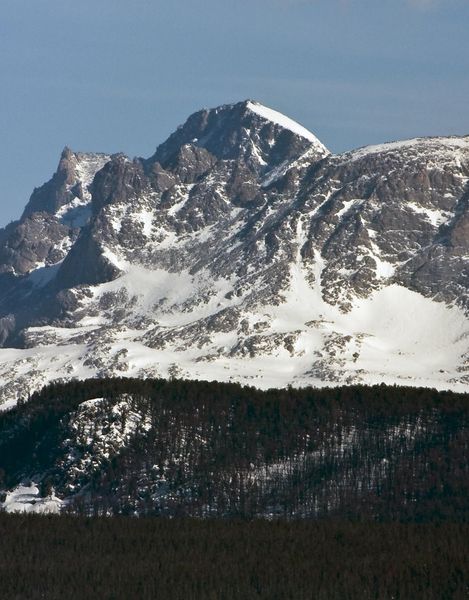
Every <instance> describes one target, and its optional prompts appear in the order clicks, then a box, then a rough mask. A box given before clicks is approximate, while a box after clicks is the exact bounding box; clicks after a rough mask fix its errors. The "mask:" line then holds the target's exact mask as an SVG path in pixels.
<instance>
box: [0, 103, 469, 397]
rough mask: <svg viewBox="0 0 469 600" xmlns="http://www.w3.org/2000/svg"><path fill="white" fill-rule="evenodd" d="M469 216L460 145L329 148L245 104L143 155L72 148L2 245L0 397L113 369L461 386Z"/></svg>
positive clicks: (436, 141)
mask: <svg viewBox="0 0 469 600" xmlns="http://www.w3.org/2000/svg"><path fill="white" fill-rule="evenodd" d="M468 203H469V137H466V138H464V137H448V138H422V139H416V140H410V141H405V142H397V143H391V144H384V145H382V146H375V147H368V148H363V149H359V150H356V151H353V152H348V153H345V154H342V155H332V154H330V153H329V152H328V150H327V149H326V148H325V147H324V146H323V145H322V144H321V143H320V142H319V141H318V140H317V138H315V136H314V135H313V134H311V133H310V132H308V131H306V130H304V129H303V128H302V127H301V126H299V125H298V124H296V123H294V122H292V121H291V120H289V119H287V118H286V117H284V116H283V115H279V113H276V112H275V111H271V110H270V109H267V108H266V107H263V106H261V105H259V104H257V103H253V102H251V101H246V102H241V103H238V104H235V105H231V106H223V107H220V108H217V109H213V110H204V111H200V112H198V113H196V114H195V115H193V116H192V117H190V118H189V119H188V120H187V122H186V123H185V124H184V125H183V126H181V127H180V128H179V129H178V130H177V131H176V132H175V133H174V134H173V135H171V136H170V137H169V139H168V140H167V141H166V142H165V143H163V144H162V145H160V146H159V147H158V148H157V150H156V152H155V154H154V155H153V156H152V157H151V158H150V159H134V160H129V159H128V158H127V157H125V156H123V155H113V156H111V157H110V156H105V155H95V154H78V153H72V152H71V151H69V150H65V151H64V153H63V155H62V158H61V161H60V164H59V169H58V171H57V173H56V175H54V177H53V178H52V179H51V180H50V182H48V183H47V184H45V185H44V186H42V187H41V188H39V189H38V190H35V192H34V193H33V196H32V197H31V200H30V203H29V204H28V206H27V208H26V210H25V213H24V215H23V217H22V218H21V220H20V221H19V222H18V223H14V224H11V225H10V226H8V227H7V228H6V229H5V230H3V231H2V232H0V262H1V263H2V264H1V265H0V319H1V320H0V342H1V343H2V344H3V346H4V347H5V348H8V347H11V346H16V347H18V346H23V347H24V346H27V348H28V350H27V351H25V350H23V351H22V350H21V349H20V348H18V349H17V350H11V351H7V350H3V351H0V361H3V369H4V370H3V373H4V374H3V375H1V374H0V377H3V382H4V384H5V385H6V388H7V392H5V397H6V398H10V397H13V396H14V395H15V394H16V393H20V392H21V386H22V385H25V384H24V383H22V381H23V380H22V379H21V377H22V376H24V377H25V378H29V381H30V382H32V383H30V384H29V385H31V386H32V387H35V386H37V385H40V384H41V383H42V382H43V381H46V380H48V379H51V378H55V377H71V376H79V377H81V376H85V375H86V376H88V375H97V374H98V375H99V374H106V375H109V374H119V373H122V372H125V373H128V374H137V375H139V376H145V375H147V374H153V375H176V374H177V375H184V376H187V377H194V378H215V379H230V378H232V379H236V380H240V381H247V382H250V383H256V384H257V385H261V386H269V385H286V384H287V383H293V384H299V385H302V384H305V383H316V384H320V383H322V382H332V383H334V382H340V383H344V382H346V383H349V382H354V381H364V382H375V381H381V380H384V381H388V382H395V381H402V380H404V381H405V382H407V383H408V382H414V383H415V384H418V385H432V386H437V387H448V386H450V387H453V388H457V389H465V386H466V385H467V383H468V382H469V379H468V377H469V375H468V374H467V371H468V369H469V364H468V361H469V341H468V340H469V323H468V320H467V318H466V314H467V311H468V310H469V300H468V298H469V296H468V286H469V273H468V269H467V258H468V254H469V252H468V244H469V237H468V234H469V210H468ZM2 273H3V275H2ZM24 352H26V354H24ZM51 357H52V358H51ZM21 361H23V362H21ZM24 361H27V362H26V363H25V362H24ZM0 364H1V363H0ZM32 371H34V372H37V371H39V372H41V373H43V374H42V375H41V377H39V378H38V377H37V376H36V377H31V372H32ZM18 382H19V383H18ZM15 386H16V391H15ZM12 390H13V391H12Z"/></svg>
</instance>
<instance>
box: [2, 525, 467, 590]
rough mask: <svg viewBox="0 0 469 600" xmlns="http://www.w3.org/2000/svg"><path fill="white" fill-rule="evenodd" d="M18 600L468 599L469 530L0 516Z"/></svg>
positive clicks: (5, 563)
mask: <svg viewBox="0 0 469 600" xmlns="http://www.w3.org/2000/svg"><path fill="white" fill-rule="evenodd" d="M0 553H1V556H2V559H1V561H0V596H1V597H2V598H12V599H17V600H23V599H28V600H37V599H40V598H41V599H42V598H47V600H63V598H67V600H83V599H85V598H86V599H87V600H94V599H98V598H99V599H100V600H111V599H112V600H130V599H134V598H135V599H137V598H138V599H139V600H150V599H151V600H153V599H155V598H158V599H160V598H161V599H164V600H196V599H197V600H199V599H211V598H213V599H216V600H219V599H223V600H234V599H240V600H241V599H242V600H250V599H253V598H259V599H265V600H306V599H308V600H311V599H314V600H335V599H337V600H371V599H373V600H390V599H391V598H395V599H399V600H416V599H425V600H450V599H451V600H466V598H467V594H468V586H469V577H468V573H469V560H468V557H469V525H468V524H464V525H460V524H458V525H456V524H454V523H453V524H451V523H446V524H444V525H442V524H425V525H422V524H406V525H404V524H399V523H388V524H382V523H369V522H366V523H347V522H337V521H322V522H311V521H308V522H303V521H302V522H298V521H295V522H266V521H252V522H246V521H245V522H242V521H224V520H221V521H220V520H218V521H213V520H207V521H200V520H188V519H171V520H168V519H148V518H146V519H123V518H115V519H105V518H96V519H89V518H77V517H73V518H72V517H60V518H58V517H37V516H35V517H31V516H19V515H16V516H11V515H0Z"/></svg>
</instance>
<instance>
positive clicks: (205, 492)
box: [0, 379, 469, 523]
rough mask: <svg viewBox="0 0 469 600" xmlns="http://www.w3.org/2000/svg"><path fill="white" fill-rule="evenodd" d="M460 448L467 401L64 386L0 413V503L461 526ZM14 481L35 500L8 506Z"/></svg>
mask: <svg viewBox="0 0 469 600" xmlns="http://www.w3.org/2000/svg"><path fill="white" fill-rule="evenodd" d="M468 451H469V402H468V396H467V395H464V394H455V393H452V392H437V391H435V390H429V389H424V388H421V389H416V388H400V387H386V386H384V385H380V386H374V387H363V386H352V387H343V388H329V389H320V390H318V389H314V388H306V389H300V390H296V389H293V388H289V389H273V390H269V391H266V392H262V391H260V390H258V389H255V388H249V387H241V386H240V385H237V384H222V383H217V382H193V381H182V380H173V381H167V380H162V379H160V380H158V379H147V380H138V379H103V380H88V381H84V382H77V381H75V382H71V383H66V384H54V385H50V386H48V387H46V388H44V389H43V390H42V391H41V392H40V393H37V394H34V395H33V396H32V397H31V398H30V399H29V400H28V401H26V402H22V403H21V404H20V405H19V406H18V407H17V408H15V409H13V410H11V411H9V412H5V413H0V472H1V473H2V478H3V484H0V490H1V486H3V490H4V491H3V494H2V497H1V498H0V501H2V504H0V506H3V507H4V508H5V509H7V510H11V509H12V508H13V509H15V508H21V509H23V510H37V509H38V507H41V509H42V508H44V509H45V508H47V506H49V505H50V504H51V502H55V504H54V506H56V507H58V506H60V507H61V510H62V511H64V512H72V513H74V514H84V515H133V516H135V515H138V516H145V515H149V516H150V515H151V516H154V515H159V516H169V517H174V516H193V517H203V518H208V517H224V518H225V517H231V518H255V517H267V518H272V519H275V518H286V519H304V518H315V519H318V518H324V517H328V518H330V517H333V518H340V519H342V518H352V519H355V520H356V519H359V520H360V519H367V520H374V521H393V520H394V521H396V520H400V521H406V522H435V521H447V522H450V521H453V522H454V521H458V522H460V523H461V522H468V520H469V519H468V517H469V502H468V498H469V463H468V461H467V456H468ZM20 484H21V485H22V486H23V488H22V489H24V488H26V491H28V490H37V494H36V496H34V494H33V495H32V496H31V497H30V498H29V500H28V499H26V500H24V498H25V496H24V495H21V494H20V496H21V497H20V498H19V500H18V502H20V505H19V506H18V505H17V504H15V503H14V501H15V489H16V490H18V488H17V486H18V485H20ZM16 493H17V494H18V492H16ZM26 496H27V494H26ZM21 502H23V504H21Z"/></svg>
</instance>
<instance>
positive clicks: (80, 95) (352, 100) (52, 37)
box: [0, 0, 469, 225]
mask: <svg viewBox="0 0 469 600" xmlns="http://www.w3.org/2000/svg"><path fill="white" fill-rule="evenodd" d="M468 31H469V0H441V1H438V0H434V1H432V0H249V1H248V0H165V1H164V2H163V1H160V0H0V77H1V79H0V81H1V87H0V225H3V224H5V223H7V222H8V221H10V220H11V219H14V218H17V217H19V215H20V214H21V212H22V209H23V207H24V205H25V203H26V202H27V200H28V198H29V195H30V193H31V191H32V189H33V187H34V186H39V185H40V184H41V183H43V182H44V181H45V180H46V179H48V178H49V177H50V175H51V174H52V173H53V171H55V168H56V166H57V162H58V158H59V154H60V152H61V150H62V148H63V147H64V146H65V145H68V146H70V147H71V148H73V149H76V150H95V151H105V152H118V151H122V152H125V153H127V154H130V155H132V156H134V155H139V156H148V155H150V154H151V153H152V152H153V151H154V149H155V147H156V146H157V144H158V143H160V142H161V141H163V140H164V139H165V138H166V137H167V135H168V134H169V133H171V131H173V130H174V129H175V128H176V126H177V125H178V124H180V123H181V122H183V121H184V120H185V119H186V117H187V116H189V114H191V113H192V112H194V111H195V110H198V109H199V108H202V107H211V106H217V105H219V104H224V103H229V102H234V101H238V100H242V99H245V98H253V99H256V100H259V101H261V102H263V103H264V104H266V105H268V106H271V107H272V108H276V109H277V110H280V111H282V112H284V113H286V114H288V115H289V116H291V117H292V118H295V119H296V120H298V121H300V122H301V123H302V124H303V125H305V126H306V127H308V128H309V129H311V130H312V131H313V132H314V133H315V134H316V135H317V136H318V137H319V138H320V139H321V140H322V141H323V142H324V143H325V144H326V145H327V146H328V147H329V148H330V149H331V150H332V151H336V152H338V151H342V150H345V149H350V148H352V147H357V146H362V145H365V144H370V143H376V142H382V141H388V140H392V139H398V138H406V137H413V136H417V135H437V134H468V133H469V35H468Z"/></svg>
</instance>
